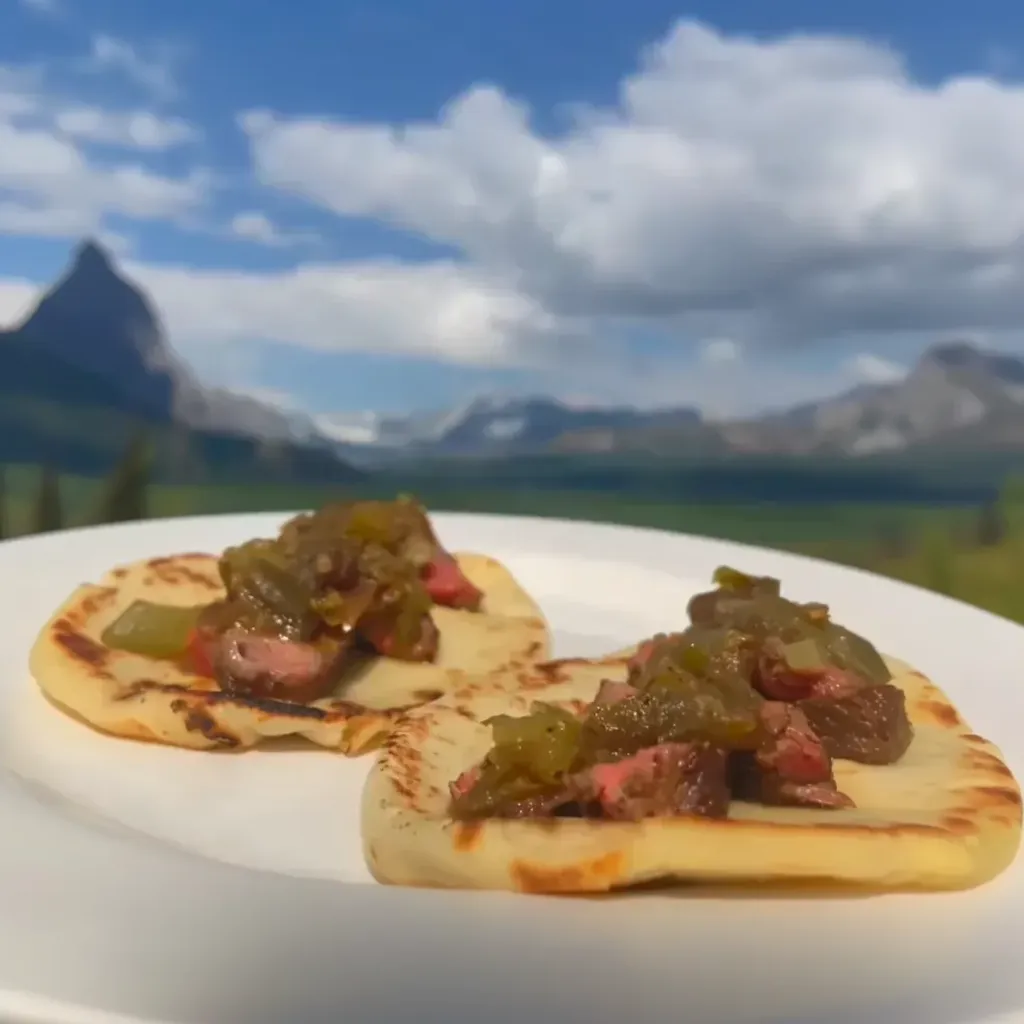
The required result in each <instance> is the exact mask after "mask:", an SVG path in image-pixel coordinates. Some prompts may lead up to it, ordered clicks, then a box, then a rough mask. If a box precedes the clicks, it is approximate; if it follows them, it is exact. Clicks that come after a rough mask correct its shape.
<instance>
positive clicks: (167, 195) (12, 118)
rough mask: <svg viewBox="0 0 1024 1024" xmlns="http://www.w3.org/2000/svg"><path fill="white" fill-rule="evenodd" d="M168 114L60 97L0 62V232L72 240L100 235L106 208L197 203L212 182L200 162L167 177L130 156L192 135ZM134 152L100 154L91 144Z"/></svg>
mask: <svg viewBox="0 0 1024 1024" xmlns="http://www.w3.org/2000/svg"><path fill="white" fill-rule="evenodd" d="M189 133H190V129H189V128H188V126H187V125H185V123H184V122H181V121H179V120H177V119H174V118H168V119H164V118H159V117H156V116H155V115H152V114H147V113H145V112H129V113H119V112H114V111H103V110H99V109H94V108H91V107H86V106H83V105H81V104H77V103H74V104H66V103H63V102H62V101H61V100H60V99H59V98H57V97H54V96H51V95H49V94H48V93H47V91H46V89H45V82H44V81H43V79H42V78H41V76H40V75H39V74H38V73H29V72H26V71H24V70H22V69H18V68H2V67H0V232H2V233H6V234H18V235H40V236H50V237H61V238H76V237H78V236H81V235H83V234H103V233H104V232H105V231H106V230H107V228H108V226H107V224H106V220H107V218H108V217H110V216H121V217H126V218H130V219H133V220H139V221H156V220H168V221H174V220H179V219H181V218H183V217H185V216H187V215H189V214H190V213H192V212H193V211H195V210H197V209H199V208H200V207H201V206H202V204H203V202H204V201H205V199H206V196H207V194H208V192H209V189H210V184H211V178H210V175H209V174H207V173H205V172H204V171H202V170H200V169H196V170H193V171H191V172H189V173H187V174H184V175H182V176H179V177H171V176H168V175H165V174H163V173H159V172H157V171H155V170H153V169H151V168H150V167H147V166H146V164H145V163H144V162H142V161H141V160H140V159H139V158H138V157H137V155H136V154H141V153H144V152H145V151H147V150H157V149H162V148H166V147H168V146H170V145H173V144H176V143H178V142H183V141H185V139H186V138H187V137H189ZM97 142H100V143H105V144H115V145H118V146H120V147H122V148H127V149H129V150H133V151H135V152H134V153H132V154H130V155H128V156H125V157H124V158H122V159H120V160H111V159H109V158H101V157H100V156H99V155H98V154H96V153H94V152H93V151H92V150H91V148H90V146H91V145H92V144H94V143H97Z"/></svg>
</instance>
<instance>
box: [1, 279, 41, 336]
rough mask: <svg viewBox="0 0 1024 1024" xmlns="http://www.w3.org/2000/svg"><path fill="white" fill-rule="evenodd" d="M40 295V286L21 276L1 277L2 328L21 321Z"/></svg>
mask: <svg viewBox="0 0 1024 1024" xmlns="http://www.w3.org/2000/svg"><path fill="white" fill-rule="evenodd" d="M38 297H39V286H38V285H37V284H35V283H34V282H32V281H26V280H24V279H21V278H6V279H0V330H2V329H3V328H5V327H13V326H15V325H16V324H18V323H20V322H21V321H22V320H23V319H24V318H25V316H26V315H27V314H28V313H29V312H30V311H31V309H32V306H33V304H34V303H35V301H36V300H37V299H38Z"/></svg>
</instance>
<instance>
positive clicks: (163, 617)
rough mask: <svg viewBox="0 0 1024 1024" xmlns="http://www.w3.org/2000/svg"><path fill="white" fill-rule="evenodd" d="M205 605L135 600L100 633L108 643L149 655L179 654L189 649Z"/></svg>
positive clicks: (132, 652) (173, 656)
mask: <svg viewBox="0 0 1024 1024" xmlns="http://www.w3.org/2000/svg"><path fill="white" fill-rule="evenodd" d="M206 607H207V606H206V605H196V606H192V607H187V606H181V605H169V604H154V603H153V602H151V601H135V602H134V603H132V604H130V605H129V606H128V607H127V608H126V609H125V610H124V611H123V612H122V613H121V614H120V615H119V616H118V617H117V618H116V619H115V620H114V621H113V622H112V623H110V625H109V626H107V628H106V629H105V630H104V631H103V635H102V636H101V637H100V639H101V640H102V642H103V643H104V645H105V646H107V647H110V648H112V649H113V650H117V651H128V652H130V653H131V654H141V655H143V656H144V657H148V658H177V657H179V656H180V655H182V654H184V653H185V652H186V651H187V650H188V645H189V639H190V637H191V635H192V631H193V630H194V629H195V627H196V623H197V622H198V621H199V616H200V614H201V613H202V612H203V610H204V609H205V608H206Z"/></svg>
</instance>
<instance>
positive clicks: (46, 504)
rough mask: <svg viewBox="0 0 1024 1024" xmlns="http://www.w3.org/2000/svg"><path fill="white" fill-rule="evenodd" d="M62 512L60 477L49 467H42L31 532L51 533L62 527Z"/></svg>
mask: <svg viewBox="0 0 1024 1024" xmlns="http://www.w3.org/2000/svg"><path fill="white" fill-rule="evenodd" d="M63 519H64V516H63V512H62V509H61V500H60V477H59V476H58V475H57V471H56V470H55V469H54V468H53V467H52V466H50V465H46V466H43V467H42V469H41V470H40V471H39V489H38V491H37V492H36V501H35V505H34V507H33V510H32V531H33V532H34V533H51V532H52V531H54V530H59V529H60V528H61V526H62V525H63Z"/></svg>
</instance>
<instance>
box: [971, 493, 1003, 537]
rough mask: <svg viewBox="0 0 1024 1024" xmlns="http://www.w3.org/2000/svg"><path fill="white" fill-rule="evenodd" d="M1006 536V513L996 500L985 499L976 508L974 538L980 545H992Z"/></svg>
mask: <svg viewBox="0 0 1024 1024" xmlns="http://www.w3.org/2000/svg"><path fill="white" fill-rule="evenodd" d="M1005 537H1006V515H1005V511H1004V509H1003V506H1002V505H1001V504H1000V502H998V501H986V502H985V504H984V505H982V506H981V508H980V509H979V510H978V519H977V522H976V523H975V527H974V539H975V540H976V541H977V543H978V544H979V545H980V546H981V547H994V546H995V545H996V544H1001V543H1002V541H1003V539H1004V538H1005Z"/></svg>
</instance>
